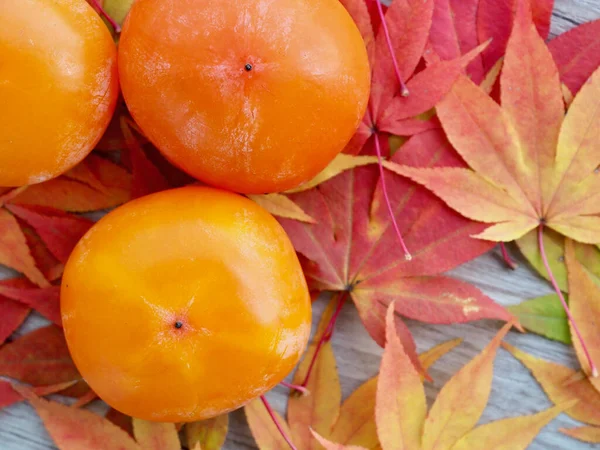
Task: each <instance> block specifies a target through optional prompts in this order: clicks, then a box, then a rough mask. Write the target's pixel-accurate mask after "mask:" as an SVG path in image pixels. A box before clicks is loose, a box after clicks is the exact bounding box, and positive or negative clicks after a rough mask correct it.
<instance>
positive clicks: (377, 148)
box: [375, 133, 412, 261]
mask: <svg viewBox="0 0 600 450" xmlns="http://www.w3.org/2000/svg"><path fill="white" fill-rule="evenodd" d="M375 151H376V152H377V160H378V161H377V165H378V166H379V175H380V177H381V190H382V192H383V198H384V199H385V204H386V206H387V209H388V212H389V214H390V219H391V221H392V225H393V226H394V230H395V231H396V236H398V240H399V241H400V246H401V247H402V250H403V251H404V258H405V259H406V260H407V261H410V260H411V259H412V255H411V254H410V252H409V251H408V248H407V247H406V243H405V242H404V239H403V238H402V233H401V232H400V228H399V227H398V223H397V222H396V217H395V216H394V210H393V209H392V204H391V202H390V197H389V195H388V192H387V186H386V183H385V173H384V170H383V162H382V156H381V145H380V143H379V134H378V133H375Z"/></svg>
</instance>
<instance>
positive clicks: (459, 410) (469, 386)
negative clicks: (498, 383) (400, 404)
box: [423, 323, 512, 450]
mask: <svg viewBox="0 0 600 450" xmlns="http://www.w3.org/2000/svg"><path fill="white" fill-rule="evenodd" d="M511 327H512V323H508V324H506V325H504V326H503V327H502V329H501V330H500V331H499V332H498V334H497V335H496V336H494V338H493V339H492V341H491V342H490V343H489V344H488V345H487V347H485V348H484V349H483V350H482V351H481V353H480V354H479V355H477V356H476V357H475V358H473V359H472V360H471V361H470V362H469V363H468V364H467V365H465V366H464V367H463V368H462V369H460V370H459V371H458V372H457V373H456V374H455V375H454V376H453V377H452V378H451V379H450V381H448V382H447V383H446V385H445V386H444V387H443V388H442V390H441V391H440V393H439V395H438V397H437V399H436V401H435V403H434V404H433V406H432V407H431V410H430V411H429V415H428V416H427V419H426V420H425V426H424V429H423V449H424V450H431V449H442V448H452V446H453V445H454V444H455V443H456V442H457V441H458V440H459V439H460V438H461V437H462V436H463V435H465V433H468V432H469V431H470V430H471V429H472V428H473V427H474V426H475V425H476V424H477V422H478V421H479V418H480V417H481V414H482V413H483V410H484V409H485V406H486V405H487V402H488V398H489V395H490V391H491V387H492V377H493V362H494V359H495V357H496V351H497V349H498V347H499V346H500V343H501V342H502V339H503V338H504V336H505V335H506V334H507V333H508V331H509V330H510V329H511Z"/></svg>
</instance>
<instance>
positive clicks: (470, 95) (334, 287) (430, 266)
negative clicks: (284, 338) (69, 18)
mask: <svg viewBox="0 0 600 450" xmlns="http://www.w3.org/2000/svg"><path fill="white" fill-rule="evenodd" d="M336 1H337V0H336ZM339 1H340V3H341V4H342V5H343V6H344V7H345V8H346V10H347V11H348V12H349V13H350V15H351V16H352V19H353V20H354V22H355V24H356V26H357V28H358V30H359V31H360V34H361V36H362V38H363V40H364V43H365V46H366V51H367V54H368V58H369V63H370V67H371V94H370V99H369V103H368V107H367V112H366V114H365V116H364V117H363V119H362V121H361V123H360V125H359V127H358V129H357V131H356V133H355V134H354V136H353V137H352V139H351V140H350V142H349V143H348V145H347V146H346V148H345V151H344V153H342V154H340V155H338V156H337V157H336V159H334V160H333V162H332V163H331V164H330V165H329V166H328V167H327V168H326V169H325V170H323V171H322V172H321V173H320V174H319V175H317V177H315V178H314V179H312V180H311V181H308V182H306V183H305V184H303V185H300V186H299V187H297V188H295V189H292V190H289V191H285V192H279V193H272V194H268V195H258V194H257V195H248V197H249V198H250V199H251V200H253V201H255V202H256V203H258V204H259V205H261V206H262V207H263V208H265V209H267V210H268V211H269V212H271V213H272V214H273V215H275V216H276V217H277V219H278V220H279V221H280V223H281V224H282V225H283V227H284V229H285V230H286V232H287V234H288V235H289V237H290V239H291V241H292V243H293V245H294V248H295V250H296V252H297V253H298V255H299V257H300V259H301V262H302V269H303V272H304V275H305V277H306V280H307V282H308V284H309V287H310V289H311V292H312V293H313V294H314V298H319V300H316V301H320V302H321V301H324V299H325V298H330V299H331V300H330V303H329V304H328V306H327V307H326V308H325V312H324V313H323V314H322V316H321V318H320V322H319V323H318V325H317V326H316V332H315V334H314V336H313V342H312V344H311V345H310V346H309V348H308V349H307V351H306V352H305V354H304V358H303V360H302V361H301V362H300V364H299V365H298V367H297V369H296V371H295V373H294V374H293V376H292V379H290V380H289V382H290V383H289V384H287V383H286V385H287V388H290V394H289V398H288V403H287V414H286V415H281V414H280V413H279V412H277V411H275V410H274V409H273V408H272V407H271V406H270V404H269V402H268V401H267V399H266V398H265V397H259V398H256V399H255V400H253V401H251V402H250V403H248V404H247V405H246V406H245V407H244V414H245V417H246V419H247V423H248V425H249V428H250V431H251V432H252V435H253V437H254V439H255V441H256V445H257V446H258V448H260V449H264V450H280V449H281V450H285V449H288V448H297V449H300V450H317V449H327V450H344V449H346V450H363V449H373V450H375V449H382V450H400V449H402V450H434V449H435V450H447V449H448V450H449V449H458V450H468V449H473V450H475V449H500V448H507V449H511V450H512V449H525V448H527V447H528V446H529V445H530V443H531V442H532V441H533V440H534V439H535V437H536V436H537V435H538V433H539V432H540V431H541V430H542V428H543V427H544V426H545V425H546V424H548V423H549V422H550V421H552V420H553V419H554V418H555V417H556V416H558V415H559V414H561V413H563V412H564V413H565V414H566V415H568V416H570V417H571V418H573V419H575V420H577V421H579V422H582V424H581V425H579V426H573V427H571V428H566V429H561V430H560V432H561V433H563V434H565V435H567V436H570V437H572V438H574V439H578V440H580V441H584V442H589V443H600V381H599V380H600V378H599V377H598V376H597V373H596V372H597V370H596V367H597V366H600V331H599V330H600V69H599V66H600V38H599V36H600V20H597V21H594V22H590V23H586V24H583V25H580V26H578V27H576V28H574V29H573V30H571V31H569V32H566V33H564V34H563V35H560V36H558V37H555V38H553V39H550V40H548V36H549V30H550V18H551V14H552V9H553V6H554V5H553V0H393V1H392V2H391V4H390V5H389V7H386V6H382V5H381V4H379V2H378V0H339ZM89 3H90V4H92V6H93V7H94V8H95V9H96V10H97V11H98V12H99V13H100V14H101V15H102V17H103V18H104V19H105V21H107V26H109V27H110V29H111V31H112V32H113V36H114V37H115V39H117V40H118V33H119V31H120V23H122V20H123V18H124V17H125V15H126V13H127V11H128V9H129V7H130V5H131V3H132V1H127V0H104V1H103V2H102V1H95V0H93V1H92V0H90V1H89ZM382 20H383V22H382ZM384 25H385V26H384ZM195 183H198V182H197V181H196V180H193V179H192V178H190V177H189V176H188V175H186V174H184V173H183V172H181V171H180V170H179V169H177V168H175V167H173V166H172V165H171V164H170V163H169V162H168V161H167V160H166V159H165V158H164V157H163V156H161V154H160V152H158V150H157V149H156V148H155V147H154V146H153V145H152V143H150V142H149V140H148V139H147V138H146V137H145V136H144V135H143V133H142V132H141V131H140V129H139V127H138V126H137V125H136V123H135V121H134V120H133V118H132V117H131V115H130V114H129V112H128V110H127V107H126V106H125V104H124V101H123V100H122V99H120V100H119V104H118V105H117V108H116V111H115V115H114V117H113V119H112V122H111V124H110V126H109V127H108V129H107V131H106V133H105V135H104V137H103V138H102V140H101V141H100V142H99V143H98V145H97V147H96V149H95V150H94V151H93V152H92V153H91V154H90V155H89V156H88V157H87V158H86V159H85V160H83V161H82V162H81V163H80V164H78V165H77V166H75V167H74V168H72V169H71V170H69V171H68V172H66V173H65V174H64V175H62V176H60V177H58V178H55V179H52V180H49V181H45V182H43V183H40V184H33V185H29V186H23V187H19V188H0V264H2V266H4V267H6V268H7V269H10V272H9V271H8V270H7V271H5V272H3V273H5V274H7V273H10V276H7V277H5V279H3V280H1V281H0V376H2V377H3V379H2V380H0V407H1V408H4V407H9V406H11V405H13V404H15V403H17V402H20V401H23V400H26V401H28V402H29V403H30V404H31V405H32V406H33V407H34V408H35V410H36V411H37V413H38V415H39V416H40V418H41V419H42V421H43V422H44V426H45V427H46V429H47V431H48V433H49V435H50V437H51V438H52V439H53V440H54V442H55V443H56V445H57V446H58V447H59V448H61V449H65V450H71V449H80V448H97V449H128V450H129V449H150V450H153V449H156V450H159V449H160V450H171V449H172V450H175V449H180V448H181V446H182V445H185V446H186V448H189V449H193V450H207V449H208V450H216V449H220V448H221V447H222V446H223V445H224V442H225V439H226V435H227V431H228V424H229V418H228V416H227V415H222V416H218V417H215V418H212V419H208V420H205V421H200V422H192V423H188V424H186V425H185V426H183V428H181V426H180V425H179V424H173V423H154V422H147V421H143V420H140V419H136V418H131V417H129V416H126V415H124V414H122V413H120V412H119V411H116V410H114V409H109V410H108V412H107V413H106V415H105V416H104V417H103V416H100V415H98V414H96V413H94V412H91V411H89V410H87V409H86V406H87V404H88V403H90V402H94V401H96V400H97V397H96V394H95V393H94V392H93V391H91V390H90V388H89V387H88V386H87V384H86V383H85V380H83V379H82V377H81V375H80V374H79V373H78V371H77V369H76V367H75V365H74V363H73V361H72V359H71V356H70V354H69V351H68V348H67V345H66V342H65V337H64V333H63V330H62V328H61V326H62V324H61V317H60V305H59V296H60V292H59V284H60V280H61V277H62V273H63V269H64V265H65V264H66V262H67V260H68V258H69V256H70V254H71V252H72V250H73V248H74V247H75V245H76V244H77V242H78V241H79V239H80V238H81V237H82V236H83V235H84V234H85V233H86V232H87V231H88V230H89V228H90V227H91V226H92V225H93V223H94V221H95V220H96V219H98V218H99V217H101V216H102V215H103V214H104V213H105V212H106V211H107V210H109V209H111V208H114V207H116V206H118V205H121V204H124V203H126V202H128V201H129V200H131V199H134V198H138V197H141V196H144V195H147V194H150V193H154V192H158V191H163V190H167V189H170V188H173V187H180V186H184V185H190V184H195ZM399 237H400V238H401V239H402V242H403V244H402V245H404V246H405V248H403V247H402V245H400V244H399V240H398V239H399ZM512 241H515V243H516V246H515V248H518V249H519V250H520V252H521V253H522V255H523V257H524V258H523V259H524V261H525V260H526V261H527V262H528V263H529V264H528V265H529V266H530V267H531V268H532V269H534V270H535V271H538V272H539V274H540V275H541V276H543V277H545V278H546V279H548V280H549V282H550V283H551V285H552V286H553V287H554V289H555V293H554V294H549V295H543V296H540V297H536V298H533V299H523V300H525V301H524V302H522V303H521V304H518V305H513V306H511V307H508V308H505V307H504V306H501V305H500V304H498V303H496V302H495V301H494V300H493V299H492V298H490V297H489V296H488V295H486V294H485V293H484V292H482V291H481V290H480V289H479V288H477V287H476V286H474V285H471V284H469V283H467V282H465V281H461V280H458V279H456V278H454V277H452V276H450V275H448V274H447V272H448V271H450V270H452V269H454V268H456V267H458V266H460V265H462V264H464V263H466V262H468V261H471V260H473V259H475V258H477V257H479V256H481V255H483V254H484V253H486V252H488V251H490V250H492V249H493V248H494V247H495V246H496V245H497V244H498V243H501V244H502V245H504V243H509V242H512ZM407 250H408V251H409V252H410V256H411V258H410V259H408V258H407V257H406V256H407ZM502 270H504V268H503V267H502V266H501V264H500V263H499V264H498V271H499V272H500V271H502ZM506 276H507V277H510V274H509V275H506ZM349 304H353V305H354V309H355V311H354V310H353V311H351V312H348V313H352V314H357V315H358V316H359V318H360V320H361V322H362V324H363V325H364V327H365V329H366V331H367V332H368V334H369V335H370V336H371V338H372V339H373V340H374V341H375V342H376V343H377V344H378V345H379V346H380V347H381V348H382V349H383V350H382V352H383V353H382V358H381V363H380V367H379V373H378V375H377V376H376V377H374V378H372V379H369V380H367V381H366V382H364V383H363V384H361V385H360V386H359V387H358V388H357V389H355V390H354V392H353V393H352V394H351V395H350V396H349V397H348V398H346V399H343V398H342V390H341V386H340V376H339V374H338V370H337V367H336V357H335V354H334V351H337V349H336V348H335V346H334V345H332V341H331V339H332V336H333V335H334V332H335V325H336V322H337V320H338V318H339V316H340V314H341V311H342V310H343V308H345V307H346V308H348V306H347V305H349ZM567 304H568V309H566V310H565V309H564V307H566V306H567ZM348 309H351V308H348ZM32 311H34V313H32ZM346 312H347V311H346ZM32 314H33V315H35V316H37V319H38V320H37V322H36V323H38V324H39V323H40V320H39V316H41V317H42V318H43V320H42V323H43V325H42V326H41V327H39V328H36V329H34V330H33V331H27V332H26V331H24V330H28V329H29V328H27V327H23V324H24V323H25V322H27V320H28V317H30V316H31V315H32ZM482 319H488V321H486V322H484V324H485V326H486V327H489V328H491V329H493V331H494V333H497V334H496V335H495V336H494V337H493V338H492V339H491V341H489V342H487V343H483V342H482V343H479V342H478V343H474V346H475V347H477V348H478V349H480V350H481V349H482V350H481V351H480V352H478V353H476V352H474V351H471V348H472V347H468V348H467V350H468V351H469V352H470V353H471V354H470V361H469V362H468V363H467V364H466V365H464V366H463V367H462V368H461V369H460V370H459V371H458V372H457V373H456V374H455V375H454V376H453V377H452V378H451V379H449V380H448V381H447V382H446V383H445V385H444V386H443V387H441V388H440V389H438V388H437V386H436V388H435V389H436V395H437V397H436V398H435V400H434V401H433V403H431V402H429V404H430V405H431V406H430V407H428V402H427V398H429V399H430V400H431V395H430V394H431V392H432V390H431V389H433V386H432V385H431V384H428V383H431V382H436V381H437V380H435V376H434V374H432V373H430V372H429V369H430V368H431V366H432V365H433V363H434V362H435V361H437V360H438V359H439V358H441V357H443V356H444V355H446V354H449V355H450V356H448V357H449V358H451V357H452V356H451V355H452V353H451V350H453V349H454V348H455V347H457V346H458V345H459V344H460V340H454V341H450V342H445V343H441V344H440V345H438V346H436V347H434V348H432V349H430V350H428V351H426V352H424V353H418V351H417V347H418V345H417V344H418V343H417V342H415V339H414V338H413V334H412V333H411V328H412V329H413V331H414V329H415V328H413V327H418V326H419V324H418V323H415V321H416V322H423V323H427V324H434V325H449V324H457V323H465V322H470V321H477V320H482ZM492 321H493V322H492ZM500 327H501V328H500ZM498 330H499V331H498ZM511 330H512V332H514V331H515V330H516V331H521V332H522V331H525V330H527V331H531V332H534V333H537V334H539V335H542V336H544V337H546V338H548V339H553V340H557V341H560V342H563V343H565V344H569V345H572V346H573V354H574V355H575V357H576V358H577V360H578V361H579V366H580V367H579V368H578V369H574V368H572V367H565V366H561V365H559V364H556V363H554V362H551V361H550V360H551V359H552V355H547V358H546V357H544V358H540V357H537V356H533V355H530V354H528V353H526V352H524V351H522V350H520V349H519V348H517V347H515V346H512V345H509V344H508V343H506V342H503V340H504V338H505V337H506V336H507V335H508V334H509V333H510V332H511ZM539 339H542V338H541V337H540V338H539ZM502 348H503V349H504V350H502ZM463 349H464V347H463ZM467 350H465V351H467ZM505 350H506V351H507V352H508V353H510V354H511V355H512V356H513V357H514V358H516V359H517V360H518V361H519V362H520V363H521V364H522V365H523V366H524V369H523V370H525V369H527V370H529V371H530V372H531V375H532V376H533V377H534V378H535V379H536V380H537V382H538V383H539V384H540V386H541V388H542V389H543V391H544V392H545V394H546V395H547V397H548V399H549V400H550V401H551V402H552V403H553V404H554V406H553V407H550V408H546V409H544V408H542V407H540V408H539V410H537V411H535V412H532V414H529V415H525V416H517V417H507V418H505V419H501V420H498V421H495V422H491V423H485V424H481V423H480V419H481V417H482V414H483V411H484V409H485V407H486V405H487V404H488V399H489V397H490V393H491V386H492V380H493V374H494V360H495V358H496V355H497V354H499V353H500V352H503V353H504V356H506V357H509V356H508V354H507V353H506V352H505ZM357 364H361V362H357ZM425 386H427V389H426V388H425ZM426 392H427V396H426ZM57 393H58V394H60V396H59V397H53V398H52V399H45V398H44V397H47V396H49V395H54V394H57ZM73 402H75V404H74V405H73V406H67V404H71V403H73Z"/></svg>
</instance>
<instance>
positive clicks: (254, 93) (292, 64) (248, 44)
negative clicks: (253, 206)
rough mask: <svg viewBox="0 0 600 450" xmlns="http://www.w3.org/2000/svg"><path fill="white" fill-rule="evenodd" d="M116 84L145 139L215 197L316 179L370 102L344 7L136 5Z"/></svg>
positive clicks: (362, 57) (284, 2)
mask: <svg viewBox="0 0 600 450" xmlns="http://www.w3.org/2000/svg"><path fill="white" fill-rule="evenodd" d="M119 75H120V79H121V85H122V90H123V95H124V98H125V101H126V103H127V105H128V107H129V109H130V111H131V113H132V115H133V117H134V119H135V120H136V121H137V123H138V124H139V126H140V127H141V129H142V130H143V131H144V133H145V134H146V135H147V137H148V138H149V139H150V140H151V141H152V142H153V143H154V144H155V145H156V146H157V147H158V148H159V149H160V150H161V151H162V152H163V153H164V154H165V156H166V157H167V158H168V159H169V160H170V161H171V162H173V163H174V164H176V165H177V166H179V167H180V168H181V169H183V170H184V171H186V172H188V173H189V174H190V175H192V176H194V177H196V178H198V179H200V180H202V181H204V182H206V183H208V184H212V185H214V186H218V187H222V188H226V189H230V190H233V191H237V192H243V193H251V194H259V193H267V192H276V191H282V190H286V189H289V188H293V187H295V186H297V185H298V184H300V183H302V182H304V181H308V180H310V179H311V178H313V177H314V176H315V175H317V174H318V173H319V172H320V171H321V170H322V169H324V168H325V167H326V166H327V164H328V163H329V162H330V161H331V160H332V159H333V158H334V157H335V155H336V154H338V153H339V152H340V151H341V150H342V149H343V148H344V146H345V145H346V144H347V143H348V141H349V140H350V138H351V137H352V135H353V134H354V132H355V131H356V128H357V126H358V124H359V123H360V121H361V119H362V118H363V115H364V113H365V109H366V106H367V102H368V97H369V86H370V69H369V62H368V58H367V52H366V49H365V44H364V41H363V40H362V37H361V35H360V33H359V31H358V29H357V27H356V25H355V24H354V22H353V20H352V18H351V17H350V15H349V14H348V13H347V12H346V10H345V9H344V7H343V6H342V5H341V3H340V2H339V0H277V1H273V0H265V1H256V0H236V1H223V0H138V1H137V2H135V3H134V5H133V7H132V8H131V10H130V12H129V14H128V16H127V19H126V20H125V23H124V26H123V32H122V34H121V40H120V44H119Z"/></svg>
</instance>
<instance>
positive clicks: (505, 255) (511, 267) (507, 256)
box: [500, 242, 519, 270]
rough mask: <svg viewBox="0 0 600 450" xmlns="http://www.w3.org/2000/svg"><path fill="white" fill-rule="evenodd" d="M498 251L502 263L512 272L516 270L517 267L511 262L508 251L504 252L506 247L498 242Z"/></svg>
mask: <svg viewBox="0 0 600 450" xmlns="http://www.w3.org/2000/svg"><path fill="white" fill-rule="evenodd" d="M500 250H501V251H502V258H504V263H505V264H506V265H507V266H508V267H509V268H510V269H512V270H517V267H519V265H518V264H517V263H516V262H514V261H513V260H512V258H511V257H510V255H509V254H508V251H507V250H506V245H505V244H504V242H500Z"/></svg>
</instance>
